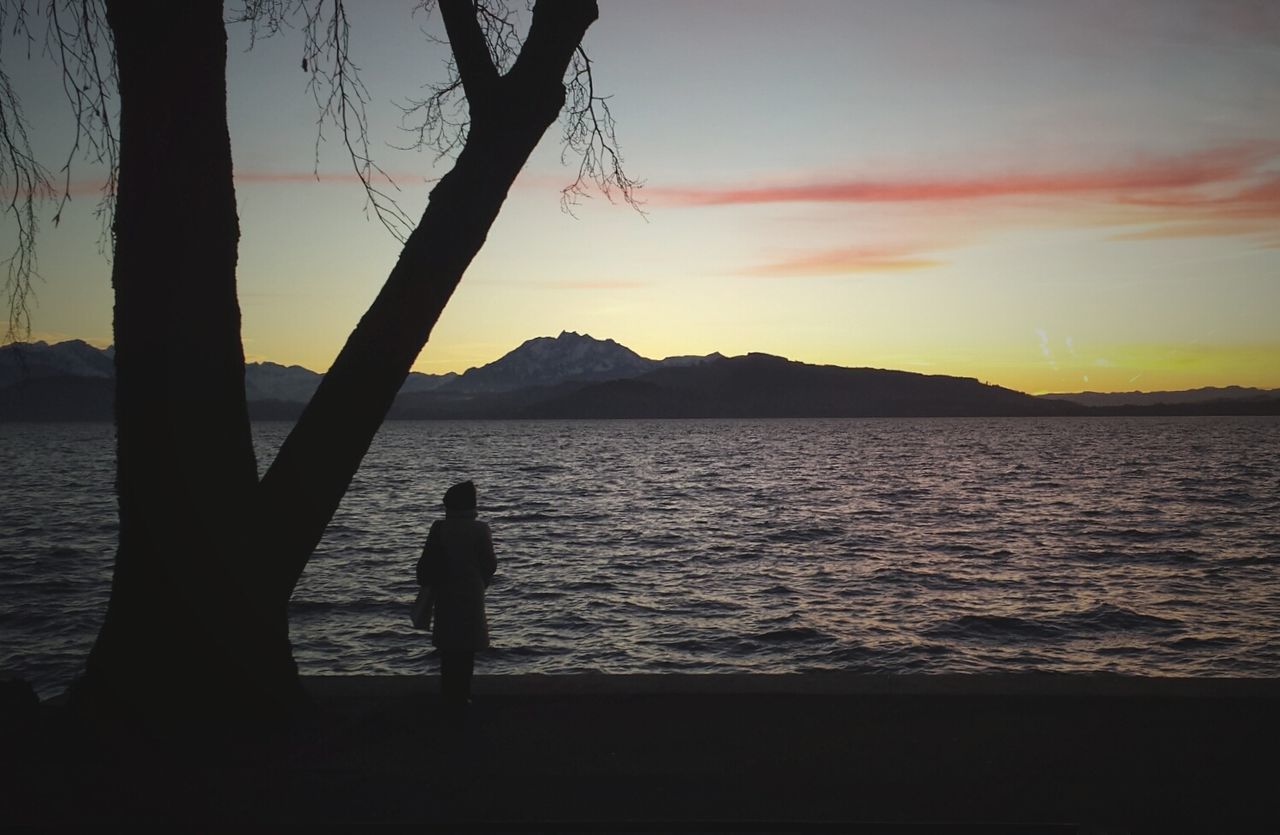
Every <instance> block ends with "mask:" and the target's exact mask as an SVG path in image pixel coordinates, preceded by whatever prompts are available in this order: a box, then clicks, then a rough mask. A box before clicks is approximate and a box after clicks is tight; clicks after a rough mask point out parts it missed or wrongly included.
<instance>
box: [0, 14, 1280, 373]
mask: <svg viewBox="0 0 1280 835" xmlns="http://www.w3.org/2000/svg"><path fill="white" fill-rule="evenodd" d="M349 5H350V7H351V8H350V17H351V21H352V24H353V26H354V30H353V40H352V51H353V56H354V59H355V61H356V63H357V64H358V65H359V66H360V67H361V68H362V71H363V74H364V80H365V82H366V84H367V86H368V87H369V89H370V91H371V93H372V94H373V96H374V101H373V103H372V104H371V106H370V116H371V119H372V125H373V136H374V141H375V148H376V149H377V160H378V162H379V163H380V164H381V165H382V166H383V167H384V168H386V169H387V170H388V171H390V172H392V173H393V175H394V176H395V179H396V182H397V183H398V185H399V186H400V188H401V189H402V192H401V193H400V195H399V200H400V204H401V205H402V206H403V207H404V209H405V210H406V211H407V212H408V213H409V214H410V215H411V216H413V217H415V218H416V217H417V216H418V215H419V214H420V213H421V211H422V208H423V206H425V203H426V198H427V194H428V192H429V190H430V180H431V178H433V177H439V176H440V175H441V174H443V173H444V171H446V170H447V166H448V164H449V161H448V160H441V161H437V160H435V159H434V156H433V155H432V153H430V152H415V151H402V150H397V149H395V148H394V147H392V145H402V144H404V143H405V142H406V141H407V136H406V135H404V134H403V133H401V132H400V131H399V130H398V128H397V126H398V124H399V110H398V109H397V108H396V107H395V106H394V102H397V101H400V102H403V101H404V100H406V99H408V98H411V97H413V96H415V95H418V94H419V93H420V87H421V85H423V84H425V83H427V82H430V81H433V80H439V79H440V78H441V77H442V74H443V65H442V62H443V60H444V59H445V57H446V56H445V51H444V49H443V47H441V46H439V45H435V44H432V43H430V42H429V41H428V40H427V39H426V38H425V37H424V36H423V34H422V32H421V31H419V30H420V27H422V28H426V29H427V30H429V31H437V32H438V31H439V30H440V25H439V19H438V17H436V16H426V15H424V14H422V13H419V14H418V15H416V16H411V15H410V5H411V4H407V3H393V2H381V1H380V2H351V3H350V4H349ZM600 12H601V14H600V20H599V21H598V22H597V23H596V24H595V25H594V26H593V27H592V28H591V30H590V31H589V33H588V36H587V41H586V46H587V49H588V50H589V52H590V54H591V56H592V58H593V59H594V61H595V64H594V67H595V72H596V86H597V89H598V90H602V91H605V92H608V93H612V94H613V98H612V99H611V100H610V104H611V106H612V108H613V111H614V114H615V116H616V117H617V119H618V138H619V141H620V143H621V147H622V150H623V152H624V155H625V158H626V164H627V169H628V173H630V174H631V175H632V176H634V177H638V178H640V179H642V180H644V181H645V182H646V187H645V189H644V190H643V192H642V199H643V201H644V204H645V205H644V209H645V212H646V214H645V215H644V216H641V215H640V214H638V213H637V212H635V211H632V210H631V209H629V208H627V207H626V206H624V205H613V204H611V203H609V202H608V201H607V200H605V199H603V198H600V197H596V198H594V199H591V200H588V201H585V202H584V203H583V205H581V206H580V207H579V209H578V210H577V211H576V216H570V215H567V214H565V213H563V212H561V211H560V204H559V190H560V188H561V187H562V186H563V185H565V184H566V183H567V182H568V181H569V180H570V179H571V177H572V175H571V171H570V169H569V168H566V167H565V166H564V165H562V163H561V146H560V142H559V137H558V135H557V134H556V133H555V130H556V128H553V129H552V132H550V133H548V135H547V136H546V137H545V139H544V140H543V143H542V145H541V146H540V147H539V150H538V151H537V152H536V153H535V156H534V158H533V159H532V160H531V162H530V164H529V165H528V166H527V167H526V169H525V172H524V173H523V174H522V176H521V178H520V180H518V181H517V183H516V185H515V187H514V188H513V190H512V193H511V195H510V197H509V198H508V201H507V204H506V206H505V207H504V209H503V212H502V214H501V216H500V218H499V220H498V222H497V223H496V225H495V226H494V228H493V230H492V231H491V233H490V235H489V238H488V242H487V244H486V245H485V247H484V249H483V250H482V252H481V254H480V255H479V256H478V257H477V259H476V260H475V262H473V264H472V266H471V268H470V269H469V271H468V272H467V274H466V276H465V277H464V279H463V281H462V284H461V286H460V287H459V290H458V292H457V293H456V294H455V296H454V298H453V300H452V301H451V302H450V304H449V306H448V308H447V309H446V310H445V313H444V315H443V316H442V318H441V320H440V322H439V324H438V325H437V327H436V329H435V331H434V332H433V334H432V337H431V341H430V342H429V343H428V344H427V347H426V348H425V349H424V351H423V352H422V355H421V356H420V357H419V360H418V363H417V365H416V369H417V370H419V371H425V372H432V373H440V372H444V371H462V370H465V369H466V368H468V367H471V366H475V365H480V364H483V363H486V362H490V361H492V360H494V359H496V358H497V357H499V356H500V355H501V354H503V353H505V352H506V351H508V350H510V349H511V348H513V347H515V346H516V345H517V344H519V343H520V342H522V341H524V340H526V339H529V338H532V337H535V336H544V335H555V334H557V333H559V332H560V331H561V330H573V331H578V332H581V333H589V334H591V335H593V336H596V337H599V338H606V337H608V338H613V339H616V340H617V341H619V342H621V343H622V344H624V345H627V346H628V347H630V348H632V349H634V350H636V351H637V352H639V353H640V354H642V355H645V356H649V357H655V358H660V357H664V356H668V355H674V354H705V353H710V352H712V351H720V352H721V353H724V354H740V353H745V352H747V351H764V352H767V353H772V354H779V355H782V356H786V357H789V358H791V359H795V360H802V361H805V362H812V363H831V364H838V365H846V366H870V367H878V368H894V369H903V370H907V371H919V372H925V373H935V374H955V375H961V376H968V377H977V378H979V379H982V380H986V381H989V382H993V383H998V384H1001V385H1005V386H1009V387H1011V388H1015V389H1019V390H1022V391H1029V392H1046V391H1081V390H1095V391H1125V390H1132V389H1143V390H1156V389H1181V388H1193V387H1198V386H1205V385H1232V384H1235V385H1248V386H1263V387H1268V388H1273V387H1280V222H1278V221H1280V4H1276V3H1271V2H1265V0H1259V2H1244V1H1243V0H1241V2H1231V0H1214V2H1204V3H1193V2H1177V0H1158V1H1157V0H1153V2H1137V0H1131V1H1130V2H1115V0H1109V2H1101V0H1098V1H1097V2H1095V1H1094V0H1076V2H1070V3H1058V2H1048V0H1046V1H1045V2H1013V1H1012V0H1010V2H996V1H995V0H992V2H975V1H974V0H946V2H943V1H942V0H935V2H914V1H913V0H885V2H847V0H833V2H816V0H804V2H787V3H783V2H763V1H762V0H719V2H709V0H695V1H694V2H676V1H675V0H644V1H643V2H636V0H630V2H626V1H625V0H601V3H600ZM247 35H248V32H247V29H246V28H245V27H244V26H243V25H232V26H231V27H230V29H229V36H230V43H231V49H230V62H229V68H228V73H229V91H228V94H229V109H230V119H231V134H232V145H233V153H234V156H235V164H236V171H237V182H236V188H237V198H238V201H239V213H240V220H241V242H240V262H239V264H240V266H239V284H240V300H241V307H242V312H243V338H244V345H245V353H246V356H247V358H248V359H250V360H271V361H275V362H279V363H283V364H299V365H303V366H306V367H309V368H313V369H316V370H324V369H325V368H327V367H328V366H329V364H330V363H331V362H332V360H333V358H334V356H335V355H336V354H337V352H338V350H339V349H340V348H341V346H342V343H343V341H344V340H345V339H346V337H347V335H348V333H349V332H350V331H351V329H352V328H353V327H354V325H355V323H356V322H357V320H358V319H359V317H360V315H361V314H362V313H363V311H364V309H365V307H366V306H367V305H368V303H369V302H370V301H371V300H372V299H373V297H374V295H375V294H376V292H377V290H378V287H379V286H380V284H381V282H382V281H383V279H384V278H385V277H386V275H387V273H388V271H389V270H390V268H391V266H392V265H393V264H394V262H395V259H396V256H397V253H398V250H399V245H398V243H397V241H396V240H395V239H394V238H393V237H392V236H391V235H390V234H388V233H387V232H386V230H384V229H383V228H382V226H380V225H379V224H378V223H377V222H376V221H370V220H368V219H366V217H365V215H364V211H363V209H364V196H363V193H362V191H361V189H360V187H359V185H358V183H357V182H356V180H355V178H354V177H353V176H352V175H351V174H350V170H351V169H350V165H349V163H348V162H347V160H346V158H345V157H344V156H343V153H342V151H341V149H340V148H339V143H337V142H336V141H333V140H336V136H330V141H329V142H327V143H326V144H324V145H323V146H322V147H321V151H320V158H319V172H320V177H319V179H318V180H317V178H316V177H315V176H314V175H313V168H314V167H315V163H314V161H313V154H314V143H315V130H316V129H315V119H316V108H315V104H314V102H313V101H312V100H311V99H310V97H309V96H308V94H307V92H306V81H307V78H308V76H307V74H306V73H304V72H303V71H302V70H301V69H300V67H299V61H300V58H301V40H300V38H299V37H297V35H296V33H292V34H291V33H285V34H282V35H280V36H277V37H275V38H272V39H269V40H260V41H259V42H258V43H257V45H256V46H255V47H254V48H253V49H252V50H251V51H249V50H247V46H248V37H247ZM4 60H5V64H6V66H7V67H8V69H9V72H10V73H11V74H12V75H13V76H14V77H15V80H16V81H17V82H18V83H19V85H20V88H21V92H22V94H23V96H24V100H25V101H26V104H27V112H28V118H29V120H30V122H31V123H32V128H33V132H34V139H35V141H36V144H37V148H39V149H40V150H41V151H42V152H45V155H46V159H45V162H46V164H47V165H49V166H50V167H53V168H56V167H57V166H58V165H60V162H61V158H62V157H63V156H64V155H65V153H66V149H67V144H68V141H69V132H68V129H69V127H70V113H69V109H68V107H67V105H66V102H65V99H64V98H63V97H62V94H61V90H60V88H59V87H58V86H57V77H56V73H55V70H54V68H53V67H52V65H51V64H50V63H49V62H48V61H47V60H40V59H38V58H37V59H35V60H33V61H31V62H26V61H25V60H23V59H21V58H20V57H18V56H16V55H14V54H6V55H5V56H4ZM191 164H192V165H199V164H200V161H199V160H198V159H193V160H192V161H191ZM100 176H101V173H100V172H98V171H95V170H94V169H93V167H92V166H90V165H88V164H84V163H80V164H78V166H77V168H76V169H75V170H74V171H73V181H74V182H75V183H76V184H77V186H76V190H75V201H74V203H73V207H72V209H71V210H69V211H68V212H67V214H66V216H65V219H64V221H63V223H62V224H61V225H60V226H59V227H57V228H56V229H55V228H53V227H52V225H51V224H49V223H45V225H44V228H43V234H42V236H41V238H40V244H39V246H40V274H41V280H40V281H39V282H38V284H37V293H38V302H37V306H36V307H35V309H34V311H33V320H32V329H33V337H34V338H37V339H46V340H50V341H54V340H58V339H65V338H72V337H75V338H82V339H86V340H88V341H90V342H93V343H95V344H98V345H106V344H109V343H110V341H111V290H110V263H109V261H108V259H107V258H106V257H104V256H103V255H102V254H101V253H100V252H99V249H98V240H99V231H100V228H99V224H98V221H97V220H96V218H95V217H94V215H93V211H92V209H93V207H94V204H95V194H94V190H95V183H96V182H97V181H98V180H99V179H100ZM173 201H174V210H175V211H181V208H182V195H181V194H174V196H173ZM11 237H12V230H11V229H9V228H8V227H6V229H5V241H3V243H6V244H7V243H9V240H10V239H11ZM179 269H180V267H179ZM175 278H176V279H180V277H175Z"/></svg>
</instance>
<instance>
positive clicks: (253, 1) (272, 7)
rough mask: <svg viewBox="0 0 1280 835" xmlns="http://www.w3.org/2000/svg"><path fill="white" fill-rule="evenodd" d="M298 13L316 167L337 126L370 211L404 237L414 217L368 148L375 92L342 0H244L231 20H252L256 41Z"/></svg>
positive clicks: (367, 212)
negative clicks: (329, 131) (354, 51)
mask: <svg viewBox="0 0 1280 835" xmlns="http://www.w3.org/2000/svg"><path fill="white" fill-rule="evenodd" d="M295 16H297V17H301V31H302V38H303V51H302V70H303V72H306V73H308V74H309V75H310V78H309V79H308V81H307V91H308V92H309V93H310V94H311V96H312V98H313V99H314V100H315V103H316V109H317V110H318V112H319V115H318V116H317V118H316V141H315V149H314V166H315V167H314V171H315V172H316V173H317V175H318V174H319V170H320V148H321V146H322V145H323V144H324V142H325V141H326V140H325V129H326V128H327V127H330V126H332V127H334V128H336V129H337V131H338V133H339V140H340V141H341V143H342V146H343V149H344V150H345V151H346V153H347V158H348V159H349V160H350V162H351V167H352V169H353V170H354V171H355V173H356V176H357V177H359V179H360V183H361V185H362V186H363V187H364V193H365V215H366V216H369V215H372V216H374V217H376V218H377V219H378V222H380V223H381V224H382V225H383V226H384V227H386V229H387V231H388V232H390V233H391V234H392V235H394V236H395V237H396V239H397V240H400V241H402V242H403V241H404V240H405V238H406V236H407V235H408V234H409V232H410V231H412V229H413V227H414V221H413V219H412V218H410V217H409V216H408V215H407V214H406V213H405V211H404V210H403V209H401V208H400V205H399V203H397V202H396V199H395V195H394V194H393V192H399V191H400V187H399V186H398V185H396V183H395V180H393V179H392V178H391V175H389V174H388V173H387V172H386V171H385V170H384V169H383V168H382V167H381V166H379V165H378V164H377V163H376V162H374V159H373V154H372V152H371V151H370V148H369V117H368V111H367V109H366V108H367V106H368V104H369V103H370V102H371V101H372V96H371V95H370V93H369V90H368V88H367V87H365V84H364V81H363V80H362V79H361V78H360V67H359V66H357V65H356V63H355V61H354V60H353V59H352V57H351V46H350V41H351V26H350V23H349V22H348V20H347V9H346V5H345V3H344V2H343V0H245V3H244V6H243V8H242V9H241V11H240V12H239V13H238V14H237V15H235V16H233V17H232V20H233V21H236V22H247V23H249V27H250V28H249V40H250V46H251V47H252V45H253V44H254V43H255V42H256V40H257V38H258V37H270V36H272V35H275V34H277V33H279V32H280V31H281V29H283V28H286V27H288V26H289V25H290V24H289V21H290V19H291V18H293V17H295Z"/></svg>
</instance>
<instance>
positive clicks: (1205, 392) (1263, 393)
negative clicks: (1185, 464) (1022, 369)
mask: <svg viewBox="0 0 1280 835" xmlns="http://www.w3.org/2000/svg"><path fill="white" fill-rule="evenodd" d="M1039 396H1040V397H1041V398H1044V399H1046V400H1070V401H1071V402H1073V403H1079V404H1081V405H1083V406H1155V405H1159V404H1175V403H1177V404H1182V403H1210V402H1214V401H1229V400H1273V399H1275V398H1280V389H1259V388H1243V387H1241V386H1226V387H1225V388H1215V387H1207V388H1198V389H1189V390H1187V391H1121V392H1097V391H1082V392H1077V393H1076V394H1041V395H1039Z"/></svg>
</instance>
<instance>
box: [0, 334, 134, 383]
mask: <svg viewBox="0 0 1280 835" xmlns="http://www.w3.org/2000/svg"><path fill="white" fill-rule="evenodd" d="M115 373H116V364H115V358H114V352H113V351H112V350H111V349H110V348H107V349H106V350H103V349H101V348H95V347H93V346H92V345H90V344H89V343H87V342H85V341H83V340H80V339H71V340H68V341H66V342H59V343H57V344H56V345H50V344H49V343H47V342H16V343H13V344H11V345H5V346H3V347H0V389H3V388H5V387H7V386H11V385H14V384H15V383H20V382H23V381H25V380H40V379H44V378H46V377H93V378H98V379H110V378H112V377H114V376H115Z"/></svg>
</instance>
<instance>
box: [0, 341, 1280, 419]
mask: <svg viewBox="0 0 1280 835" xmlns="http://www.w3.org/2000/svg"><path fill="white" fill-rule="evenodd" d="M113 375H114V361H113V358H112V354H111V351H110V349H107V350H100V349H97V348H94V347H93V346H91V345H88V344H86V343H84V342H80V341H78V340H76V341H71V342H62V343H59V344H57V345H47V344H45V343H33V344H27V345H8V346H4V347H0V420H9V421H13V420H23V421H45V420H110V419H111V416H112V406H111V403H112V397H113V388H114V387H113ZM321 379H322V376H321V375H320V374H317V373H316V372H314V371H310V370H308V369H306V368H302V367H299V366H282V365H278V364H276V363H250V364H249V365H247V366H246V368H245V391H246V394H247V396H248V399H249V413H250V416H251V417H253V418H254V419H259V420H293V419H295V418H297V416H298V415H299V414H300V413H301V411H302V408H303V406H304V405H305V403H306V401H307V399H308V398H309V397H310V396H311V394H312V392H314V391H315V388H316V386H318V385H319V383H320V380H321ZM1278 394H1280V392H1276V391H1271V392H1267V391H1263V390H1259V389H1242V388H1239V387H1230V388H1225V389H1198V390H1196V391H1192V392H1149V393H1143V392H1132V393H1127V394H1120V395H1107V394H1097V393H1091V392H1086V393H1082V394H1074V395H1072V394H1058V395H1042V396H1040V397H1032V396H1030V395H1027V394H1023V393H1021V392H1017V391H1013V390H1011V389H1006V388H1002V387H1000V386H993V385H987V384H985V383H980V382H978V381H977V380H973V379H969V378H961V377H947V376H937V375H924V374H915V373H911V372H906V371H884V370H880V369H873V368H842V367H838V366H830V365H808V364H806V363H801V362H793V361H791V360H787V359H784V358H782V357H775V356H770V355H768V354H747V355H745V356H740V357H730V358H726V357H723V356H721V355H720V354H710V355H707V356H689V357H668V358H667V359H664V360H652V359H647V358H645V357H642V356H640V355H639V354H636V353H635V352H634V351H632V350H631V349H629V348H626V347H625V346H622V345H619V344H618V343H617V342H614V341H613V340H611V339H605V340H601V339H594V338H592V337H591V336H588V335H585V334H577V333H573V332H569V331H566V332H563V333H561V334H560V335H559V336H558V337H554V338H553V337H539V338H537V339H531V340H528V341H527V342H525V343H523V344H522V345H520V346H518V347H517V348H515V349H514V350H512V351H510V352H508V353H507V354H505V355H504V356H502V357H501V358H499V359H498V360H495V361H494V362H492V363H489V364H487V365H483V366H480V367H478V368H472V369H469V370H468V371H467V372H465V373H464V374H443V375H431V374H412V375H410V377H409V379H408V380H407V381H406V382H405V385H404V386H403V387H402V388H401V390H400V395H399V396H398V397H397V398H396V401H395V403H394V404H393V406H392V408H391V412H390V414H389V417H390V418H392V419H402V420H413V419H443V418H453V419H479V418H636V417H654V418H677V417H744V418H745V417H907V416H913V417H915V416H919V417H926V416H1023V415H1046V416H1051V415H1122V414H1127V415H1182V414H1280V396H1276V395H1278Z"/></svg>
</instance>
